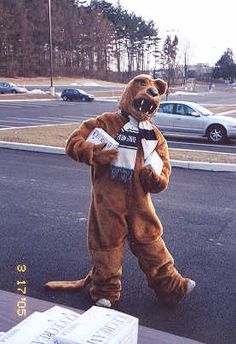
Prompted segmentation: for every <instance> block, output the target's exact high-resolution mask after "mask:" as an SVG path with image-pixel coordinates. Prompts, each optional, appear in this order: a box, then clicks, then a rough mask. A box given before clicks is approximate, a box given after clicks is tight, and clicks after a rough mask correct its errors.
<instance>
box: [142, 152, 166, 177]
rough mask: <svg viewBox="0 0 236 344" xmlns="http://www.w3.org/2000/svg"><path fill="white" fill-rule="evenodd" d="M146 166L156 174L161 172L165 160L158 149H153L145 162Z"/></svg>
mask: <svg viewBox="0 0 236 344" xmlns="http://www.w3.org/2000/svg"><path fill="white" fill-rule="evenodd" d="M144 166H145V167H150V168H152V169H153V171H154V172H155V173H156V174H159V175H160V174H161V171H162V168H163V161H162V159H161V158H160V157H159V155H158V154H157V152H156V151H153V152H152V153H151V154H150V155H149V156H148V157H147V159H146V160H145V162H144Z"/></svg>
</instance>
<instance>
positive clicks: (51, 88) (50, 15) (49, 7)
mask: <svg viewBox="0 0 236 344" xmlns="http://www.w3.org/2000/svg"><path fill="white" fill-rule="evenodd" d="M48 27H49V48H50V78H51V84H50V92H51V94H52V95H53V96H54V95H55V87H54V86H53V63H52V5H51V0H48Z"/></svg>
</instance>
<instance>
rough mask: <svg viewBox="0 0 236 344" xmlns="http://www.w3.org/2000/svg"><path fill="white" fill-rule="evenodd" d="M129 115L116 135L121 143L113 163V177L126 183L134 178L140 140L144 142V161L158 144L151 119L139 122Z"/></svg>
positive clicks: (116, 138)
mask: <svg viewBox="0 0 236 344" xmlns="http://www.w3.org/2000/svg"><path fill="white" fill-rule="evenodd" d="M122 114H123V115H126V114H124V113H122ZM127 116H128V118H129V122H128V123H126V124H125V125H124V126H123V127H122V128H121V130H120V131H119V133H118V134H117V135H116V137H115V140H116V141H117V142H118V143H119V147H118V153H119V154H118V157H117V159H116V160H115V161H113V162H112V165H111V178H112V179H113V180H117V181H121V182H124V183H126V182H130V181H131V179H132V176H133V171H134V167H135V162H136V155H137V149H138V144H139V142H140V141H141V144H142V148H143V153H144V161H145V160H146V159H147V157H148V156H149V155H150V154H151V153H152V152H153V151H154V150H155V148H156V145H157V138H156V135H155V132H154V130H153V128H152V125H151V123H150V122H149V121H141V122H139V121H138V120H136V119H135V118H134V117H132V116H131V115H129V114H127Z"/></svg>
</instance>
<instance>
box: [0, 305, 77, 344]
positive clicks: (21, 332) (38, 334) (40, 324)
mask: <svg viewBox="0 0 236 344" xmlns="http://www.w3.org/2000/svg"><path fill="white" fill-rule="evenodd" d="M80 317H81V315H80V314H79V313H77V312H74V311H71V310H70V309H66V308H63V307H60V306H55V307H52V308H50V309H49V310H48V311H46V312H43V313H41V312H34V313H33V314H31V315H30V316H28V317H27V318H26V319H24V320H23V321H21V322H20V323H19V324H18V325H16V326H14V327H12V328H11V329H10V330H9V331H8V332H6V333H5V334H4V335H3V336H2V337H0V343H2V344H3V343H4V344H58V342H57V340H56V334H58V333H60V332H62V331H64V330H65V329H66V328H67V327H69V326H71V324H73V323H74V322H75V321H77V320H78V319H79V318H80Z"/></svg>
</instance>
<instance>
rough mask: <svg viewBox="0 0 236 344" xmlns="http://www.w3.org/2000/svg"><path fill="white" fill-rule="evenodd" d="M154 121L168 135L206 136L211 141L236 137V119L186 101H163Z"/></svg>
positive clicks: (220, 141) (217, 141)
mask: <svg viewBox="0 0 236 344" xmlns="http://www.w3.org/2000/svg"><path fill="white" fill-rule="evenodd" d="M153 123H154V124H155V125H156V126H157V127H158V128H159V129H160V130H161V131H162V132H163V133H164V134H166V135H168V134H172V135H173V134H177V135H184V136H193V135H194V136H203V137H204V136H205V137H207V138H208V141H209V142H210V143H218V144H219V143H223V142H225V141H226V140H227V139H229V138H234V139H236V119H235V118H232V117H226V116H220V115H214V114H213V113H212V112H211V111H209V110H208V109H206V108H205V107H203V106H201V105H199V104H196V103H192V102H184V101H163V102H161V104H160V106H159V109H158V112H157V113H156V115H155V117H154V118H153Z"/></svg>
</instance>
